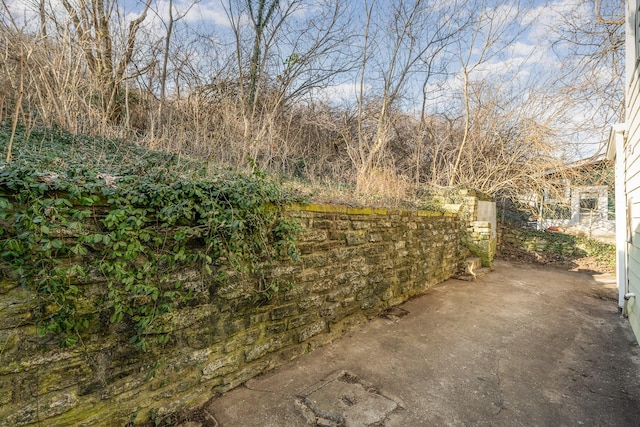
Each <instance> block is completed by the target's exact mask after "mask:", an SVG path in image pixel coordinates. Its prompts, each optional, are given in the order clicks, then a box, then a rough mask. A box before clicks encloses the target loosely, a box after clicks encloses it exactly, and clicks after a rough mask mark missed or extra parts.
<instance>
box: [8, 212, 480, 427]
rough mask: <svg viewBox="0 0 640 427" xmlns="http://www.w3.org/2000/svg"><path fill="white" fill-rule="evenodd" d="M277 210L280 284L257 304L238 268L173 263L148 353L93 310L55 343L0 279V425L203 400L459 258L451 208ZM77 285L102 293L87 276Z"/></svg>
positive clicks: (427, 281)
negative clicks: (220, 275) (294, 251)
mask: <svg viewBox="0 0 640 427" xmlns="http://www.w3.org/2000/svg"><path fill="white" fill-rule="evenodd" d="M288 215H290V216H292V217H294V218H297V219H298V220H299V221H300V223H301V225H302V226H303V233H302V234H301V236H300V238H299V243H298V245H299V249H300V252H301V254H302V259H301V260H300V261H299V262H293V261H286V262H285V261H283V262H281V263H280V264H278V265H276V266H274V267H273V269H272V270H271V276H272V278H273V279H277V280H278V281H279V283H283V284H285V283H286V284H289V285H290V286H289V287H284V289H285V290H283V291H281V292H278V293H276V294H275V296H274V297H273V298H272V299H271V300H269V301H263V302H261V303H260V304H256V303H255V302H254V301H252V300H251V299H249V298H247V290H248V289H251V286H252V284H251V283H245V282H244V281H242V280H240V278H238V277H237V276H234V275H231V277H230V279H229V281H228V282H227V283H225V284H224V285H221V284H220V283H219V282H217V281H216V279H215V277H214V276H215V273H214V275H212V276H211V277H203V275H202V273H201V272H197V271H181V272H179V273H176V279H180V280H185V281H186V282H187V283H189V284H190V285H189V286H190V287H191V288H192V289H194V290H195V291H196V299H195V300H194V301H195V302H194V303H192V304H190V305H189V306H187V307H184V308H182V309H180V310H178V311H176V312H174V313H171V314H170V315H167V320H169V319H170V320H171V322H170V323H168V324H172V325H174V328H175V330H174V334H173V338H172V340H171V341H170V342H169V343H168V344H167V345H166V346H165V347H163V348H159V349H156V350H154V351H153V352H150V353H138V352H136V351H135V350H133V349H132V348H131V346H129V345H128V344H127V343H126V341H124V338H122V336H121V335H119V334H118V331H117V330H114V328H113V327H112V326H108V325H106V322H102V323H101V322H99V321H97V320H96V322H95V327H94V329H93V330H92V333H91V334H88V335H87V336H83V342H82V344H81V345H79V346H77V347H76V348H73V349H70V350H60V349H58V348H56V347H55V344H52V343H50V342H49V341H47V339H45V338H38V337H37V335H36V332H35V327H34V325H33V324H31V322H32V321H31V311H32V309H33V307H34V305H35V304H36V302H35V301H34V300H33V295H32V293H31V292H27V291H25V290H24V289H23V288H21V287H18V286H15V284H12V283H11V282H7V281H6V279H3V280H4V281H3V283H2V286H0V311H1V312H2V315H1V316H0V349H2V352H1V353H0V405H1V406H0V426H13V425H29V424H36V423H40V424H41V425H47V426H62V425H123V424H125V423H126V422H128V421H130V420H133V421H135V422H143V421H146V420H149V419H150V416H151V414H158V415H162V414H166V413H169V412H171V411H175V410H178V409H181V408H184V407H188V406H194V405H197V404H200V403H203V402H204V401H206V400H208V399H209V398H210V397H211V396H212V394H213V393H215V392H223V391H226V390H229V389H230V388H233V387H235V386H238V385H240V384H242V383H243V382H245V381H247V380H248V379H250V378H252V377H254V376H256V375H259V374H260V373H262V372H265V371H266V370H269V369H272V368H273V367H275V366H278V365H279V364H282V363H283V362H285V361H287V360H290V359H292V358H294V357H296V356H298V355H300V354H303V353H304V352H307V351H309V350H312V349H313V348H314V347H316V346H319V345H323V344H326V343H328V342H330V341H332V340H334V339H336V338H338V337H339V336H341V335H342V334H344V333H346V332H348V331H350V330H352V329H353V328H354V327H356V326H357V325H359V324H362V323H363V322H365V321H367V319H370V318H372V317H374V316H376V315H378V314H379V313H381V312H382V311H383V310H385V309H387V308H389V307H391V306H393V305H397V304H400V303H402V302H404V301H406V300H407V299H409V298H411V297H413V296H415V295H418V294H420V293H422V292H424V291H425V290H426V289H427V288H428V287H430V286H431V285H434V284H436V283H438V282H440V281H443V280H445V279H447V278H449V277H451V276H452V275H453V274H455V272H456V269H457V267H458V264H459V261H460V260H459V257H460V250H459V249H460V241H461V240H460V239H461V227H463V224H462V222H461V220H460V219H459V218H458V216H457V215H454V214H443V213H439V212H426V211H418V212H415V211H413V212H412V211H399V210H387V209H373V208H354V207H347V206H334V205H295V206H292V207H291V208H290V209H289V210H288ZM478 227H480V226H478ZM478 232H479V233H480V234H482V235H484V233H485V230H484V229H483V228H482V227H480V228H478ZM177 276H179V277H177ZM82 288H83V290H84V291H85V292H86V295H100V293H101V292H104V284H103V283H101V282H100V280H98V279H97V280H96V282H95V283H89V284H85V285H83V286H82ZM88 302H89V299H87V303H88ZM87 307H89V305H87Z"/></svg>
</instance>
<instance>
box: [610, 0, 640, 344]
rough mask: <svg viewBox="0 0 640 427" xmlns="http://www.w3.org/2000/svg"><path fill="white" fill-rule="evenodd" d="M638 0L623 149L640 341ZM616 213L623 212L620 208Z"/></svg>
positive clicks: (629, 306)
mask: <svg viewBox="0 0 640 427" xmlns="http://www.w3.org/2000/svg"><path fill="white" fill-rule="evenodd" d="M637 19H638V1H637V0H629V1H627V19H626V21H627V23H626V25H627V27H626V33H627V37H626V58H627V63H626V71H627V75H626V90H625V94H626V96H625V98H626V114H627V116H626V138H625V143H624V150H623V151H624V152H623V153H619V152H617V153H616V155H617V156H621V155H622V156H624V162H622V163H623V166H624V181H625V193H626V194H625V196H626V228H627V233H626V234H627V236H626V237H627V238H626V246H627V247H626V257H627V275H628V280H627V283H626V284H624V283H623V284H621V286H625V285H626V290H625V291H626V292H625V293H632V294H635V295H636V297H635V298H629V299H628V300H627V301H626V311H627V313H628V315H629V322H630V323H631V327H632V328H633V331H634V333H635V335H636V338H638V340H639V341H640V301H639V298H640V83H639V69H638V54H639V49H638V36H640V34H639V31H638V25H639V24H640V22H637ZM616 214H617V215H622V214H624V213H623V212H618V211H617V210H616Z"/></svg>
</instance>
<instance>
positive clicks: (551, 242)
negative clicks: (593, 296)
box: [499, 226, 616, 271]
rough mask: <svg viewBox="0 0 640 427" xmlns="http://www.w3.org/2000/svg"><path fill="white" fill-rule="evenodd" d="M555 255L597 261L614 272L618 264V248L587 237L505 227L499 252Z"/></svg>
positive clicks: (501, 232)
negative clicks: (591, 258) (517, 251)
mask: <svg viewBox="0 0 640 427" xmlns="http://www.w3.org/2000/svg"><path fill="white" fill-rule="evenodd" d="M513 248H515V249H516V250H520V251H525V252H531V253H538V254H551V255H556V256H558V257H562V258H566V259H567V260H570V259H571V258H582V257H594V258H595V260H596V262H597V263H598V264H599V265H600V266H601V268H605V269H609V270H611V271H613V269H614V268H615V264H616V260H615V257H616V249H615V245H612V244H609V243H604V242H601V241H598V240H595V239H589V238H586V237H578V236H572V235H569V234H563V233H551V232H547V231H538V230H530V229H524V228H514V227H507V226H503V227H501V228H500V233H499V250H500V251H502V252H509V251H512V250H513Z"/></svg>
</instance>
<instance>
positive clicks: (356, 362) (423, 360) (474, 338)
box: [174, 260, 640, 427]
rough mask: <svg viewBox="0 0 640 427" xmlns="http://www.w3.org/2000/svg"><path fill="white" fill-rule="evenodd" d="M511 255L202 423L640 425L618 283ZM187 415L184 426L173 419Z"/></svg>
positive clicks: (635, 362)
mask: <svg viewBox="0 0 640 427" xmlns="http://www.w3.org/2000/svg"><path fill="white" fill-rule="evenodd" d="M570 267H571V268H573V269H576V270H581V271H568V270H567V269H566V268H564V269H560V268H556V267H552V266H549V265H546V266H540V265H532V264H525V263H519V262H512V261H505V260H500V261H498V262H497V263H496V268H495V270H494V271H493V272H491V273H489V274H488V275H486V276H484V277H481V278H479V279H478V280H476V281H461V280H455V279H451V280H448V281H446V282H444V283H441V284H439V285H437V286H435V287H433V288H432V289H430V290H429V291H428V292H427V293H426V294H424V295H422V296H420V297H418V298H415V299H413V300H411V301H409V302H407V303H405V304H403V305H402V306H400V307H398V308H397V309H396V310H394V311H391V312H389V313H387V314H386V315H385V316H383V317H380V318H377V319H374V320H372V321H371V322H369V323H368V324H366V325H364V326H363V327H361V328H360V329H358V330H356V331H354V332H352V333H350V334H348V335H347V336H345V337H343V338H341V339H339V340H337V341H335V342H333V343H331V344H329V345H327V346H325V347H323V348H320V349H316V350H314V351H313V352H311V353H309V354H306V355H304V356H302V357H299V358H298V359H296V360H294V361H292V362H289V363H287V364H285V365H283V366H281V367H280V368H278V369H276V370H275V371H272V372H270V373H267V374H265V375H263V376H260V377H258V378H255V379H252V380H250V381H248V382H247V383H246V384H245V385H244V386H241V387H239V388H237V389H235V390H232V391H231V392H229V393H226V394H224V395H223V396H218V397H214V398H212V399H211V400H210V401H209V402H208V403H207V404H205V405H204V406H203V407H202V408H199V409H198V410H197V411H194V412H192V413H190V414H187V417H186V418H183V422H182V423H181V424H180V425H182V426H184V427H198V426H218V425H219V426H265V427H266V426H274V427H275V426H278V427H281V426H305V425H307V426H332V427H337V426H345V427H346V426H387V427H392V426H532V425H535V426H639V425H640V348H639V347H638V343H637V342H636V341H635V338H634V336H633V333H632V331H631V329H630V327H629V324H628V322H627V321H626V319H623V318H622V317H621V316H620V314H619V312H618V307H617V303H616V301H617V297H616V295H617V294H616V290H615V281H614V280H613V277H612V276H611V275H609V274H596V273H595V272H593V271H591V270H589V268H588V266H587V267H584V266H583V267H582V268H581V267H580V266H579V265H578V266H570ZM174 419H175V418H174Z"/></svg>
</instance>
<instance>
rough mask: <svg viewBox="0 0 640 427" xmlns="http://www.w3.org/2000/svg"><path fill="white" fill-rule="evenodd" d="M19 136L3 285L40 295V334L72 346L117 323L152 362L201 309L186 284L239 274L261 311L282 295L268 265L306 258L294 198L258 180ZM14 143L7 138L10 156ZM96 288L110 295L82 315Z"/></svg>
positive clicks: (3, 133)
mask: <svg viewBox="0 0 640 427" xmlns="http://www.w3.org/2000/svg"><path fill="white" fill-rule="evenodd" d="M18 131H19V133H18V138H17V140H18V141H19V144H16V149H15V151H14V155H13V161H12V162H10V163H5V162H3V163H0V274H1V276H0V280H7V279H9V280H15V281H18V282H19V283H20V284H21V285H22V286H25V287H26V288H28V289H30V290H32V291H34V292H35V294H36V295H37V300H38V307H36V308H34V314H35V321H36V322H37V324H38V331H39V334H40V335H41V336H44V335H46V334H48V333H51V334H54V335H56V336H57V337H59V340H60V344H61V345H62V346H70V345H73V344H75V343H76V342H77V341H78V340H79V339H80V337H81V334H80V333H81V332H82V331H83V330H86V329H87V328H89V327H90V321H91V320H92V319H94V320H95V319H96V318H97V317H98V316H99V315H105V314H107V315H108V318H109V321H110V322H111V323H113V324H122V325H124V326H125V327H128V328H129V329H128V330H129V331H130V332H129V333H130V343H131V344H133V345H135V346H136V347H137V348H138V349H140V350H147V349H149V347H150V346H151V345H152V344H154V343H160V344H162V343H165V342H167V341H168V339H169V336H170V332H171V325H170V324H168V323H167V322H163V321H161V319H162V316H163V315H165V314H166V313H169V312H171V311H172V310H174V309H175V308H176V307H178V306H180V305H181V304H184V303H186V302H187V301H189V300H190V299H191V297H192V289H188V288H187V287H185V284H184V283H183V282H182V281H180V280H176V277H178V276H177V275H176V273H179V272H181V271H187V270H194V269H195V270H197V271H199V272H200V273H201V276H202V280H203V281H204V282H205V283H207V282H211V280H217V281H222V280H224V275H225V274H226V268H228V266H230V267H231V268H232V269H233V270H235V271H237V272H239V273H241V274H243V275H246V276H249V277H251V278H252V280H253V281H254V282H255V286H254V287H253V288H252V289H250V290H249V291H248V293H247V294H246V296H247V297H248V298H254V299H258V300H261V299H265V298H267V299H268V298H270V297H271V296H272V295H273V293H274V292H276V291H277V290H278V289H277V286H278V284H274V283H271V282H270V281H269V278H268V275H267V274H266V269H265V268H266V267H267V266H268V263H269V262H270V261H271V260H274V259H276V258H280V257H289V258H294V259H295V258H296V257H297V250H296V247H295V236H296V233H297V232H298V226H297V224H296V223H295V222H293V221H292V220H290V219H288V218H286V217H283V216H282V210H283V206H284V205H285V204H286V203H288V202H289V201H290V200H291V197H290V196H288V195H286V194H285V193H284V192H283V191H282V190H281V189H280V188H279V186H277V185H276V184H275V183H274V182H272V181H271V180H269V179H267V178H266V177H265V176H264V175H263V174H262V173H261V172H260V171H258V170H257V169H254V171H253V173H251V174H244V175H243V174H238V173H234V172H231V171H219V172H217V173H216V174H214V175H211V171H209V172H207V167H206V165H204V164H202V163H198V162H194V161H188V160H185V159H181V158H179V157H177V156H174V155H170V154H166V153H157V152H150V151H148V150H145V149H142V148H138V147H136V146H134V145H131V144H126V143H124V142H121V141H116V140H114V141H105V140H100V139H94V138H88V137H82V136H72V135H70V134H69V133H67V132H64V131H58V130H52V131H45V130H35V129H34V130H33V131H32V132H31V133H30V135H29V137H28V138H27V137H26V135H25V134H24V128H21V129H18ZM10 132H11V131H10V129H9V128H8V127H6V126H5V127H2V128H0V147H2V148H6V145H7V141H8V140H9V137H10V136H9V134H10ZM89 282H93V283H95V282H103V283H104V292H103V293H102V294H100V295H97V296H90V299H89V301H90V306H89V307H80V304H81V299H82V296H83V293H84V288H85V287H84V286H83V285H85V284H87V283H89Z"/></svg>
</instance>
